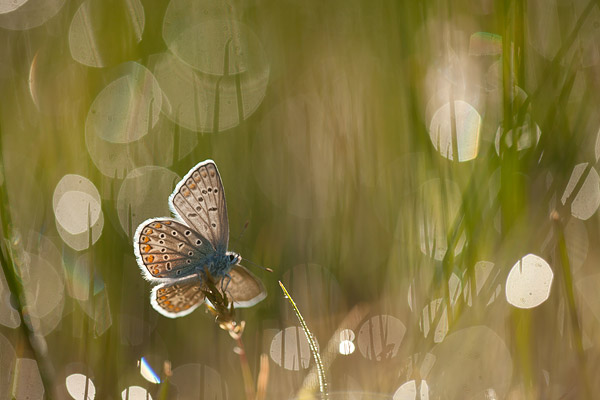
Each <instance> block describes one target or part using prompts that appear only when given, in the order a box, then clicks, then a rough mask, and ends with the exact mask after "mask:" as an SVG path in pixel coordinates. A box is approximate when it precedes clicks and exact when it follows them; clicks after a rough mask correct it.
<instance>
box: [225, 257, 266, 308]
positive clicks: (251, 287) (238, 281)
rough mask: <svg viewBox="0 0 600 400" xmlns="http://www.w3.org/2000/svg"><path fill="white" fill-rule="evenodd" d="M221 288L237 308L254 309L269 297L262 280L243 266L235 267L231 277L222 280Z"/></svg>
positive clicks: (230, 274) (230, 273)
mask: <svg viewBox="0 0 600 400" xmlns="http://www.w3.org/2000/svg"><path fill="white" fill-rule="evenodd" d="M221 281H222V282H221V287H224V288H226V290H225V291H226V293H227V295H228V296H229V297H230V299H231V301H233V303H234V305H235V306H236V307H238V308H239V307H252V306H253V305H255V304H257V303H258V302H260V301H261V300H263V299H264V298H265V297H266V296H267V292H266V290H265V287H264V286H263V284H262V282H261V281H260V279H258V278H257V277H256V276H254V275H253V274H252V273H251V272H250V271H248V270H247V269H246V268H244V267H242V266H241V265H235V266H234V267H233V268H232V269H231V271H229V276H225V277H224V278H222V280H221Z"/></svg>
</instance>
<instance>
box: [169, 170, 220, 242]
mask: <svg viewBox="0 0 600 400" xmlns="http://www.w3.org/2000/svg"><path fill="white" fill-rule="evenodd" d="M169 204H170V206H171V208H172V210H173V211H174V212H175V213H176V214H177V215H178V216H179V217H181V219H182V220H184V221H185V222H186V223H187V224H188V225H189V226H190V227H192V228H194V229H195V230H196V231H197V232H199V233H201V234H202V235H203V236H205V237H206V238H208V240H209V241H210V243H211V244H212V245H213V246H214V248H215V249H216V250H217V252H219V253H224V252H225V251H227V242H228V241H229V221H228V219H227V205H226V203H225V192H224V191H223V183H222V182H221V176H220V175H219V171H218V170H217V166H216V165H215V163H214V161H212V160H206V161H203V162H201V163H199V164H198V165H196V166H195V167H194V168H192V169H191V170H190V172H188V173H187V175H186V176H185V177H184V178H183V179H182V180H181V182H179V183H178V184H177V186H176V187H175V190H174V191H173V194H171V196H170V197H169Z"/></svg>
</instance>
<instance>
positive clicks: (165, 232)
mask: <svg viewBox="0 0 600 400" xmlns="http://www.w3.org/2000/svg"><path fill="white" fill-rule="evenodd" d="M133 245H134V252H135V255H136V258H137V262H138V265H139V267H140V269H141V270H142V272H143V273H144V276H145V277H146V278H147V279H148V280H156V279H157V278H158V279H160V278H170V279H173V278H179V277H183V276H186V275H189V274H190V273H193V271H194V268H195V267H196V266H198V265H199V264H202V262H203V260H205V259H206V257H207V256H208V255H210V254H212V253H214V251H215V249H214V248H213V246H212V245H211V244H210V243H209V241H208V240H207V239H206V238H205V237H203V236H202V235H201V234H199V233H198V232H196V231H194V230H193V229H191V228H189V227H187V226H185V225H184V224H182V223H181V222H178V221H175V220H172V219H165V218H160V219H159V218H155V219H149V220H146V221H144V222H142V223H141V224H140V226H139V227H138V228H137V230H136V231H135V236H134V242H133Z"/></svg>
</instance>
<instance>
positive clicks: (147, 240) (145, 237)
mask: <svg viewBox="0 0 600 400" xmlns="http://www.w3.org/2000/svg"><path fill="white" fill-rule="evenodd" d="M140 240H141V242H142V243H148V242H149V241H150V239H149V238H148V236H142V238H141V239H140Z"/></svg>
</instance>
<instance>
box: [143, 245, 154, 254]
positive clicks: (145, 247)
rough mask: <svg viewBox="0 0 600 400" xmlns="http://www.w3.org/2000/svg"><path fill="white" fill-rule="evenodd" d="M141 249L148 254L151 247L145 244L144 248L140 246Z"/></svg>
mask: <svg viewBox="0 0 600 400" xmlns="http://www.w3.org/2000/svg"><path fill="white" fill-rule="evenodd" d="M142 249H143V250H144V251H145V252H146V253H147V252H149V251H150V250H152V246H150V245H149V244H147V245H145V246H142Z"/></svg>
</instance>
